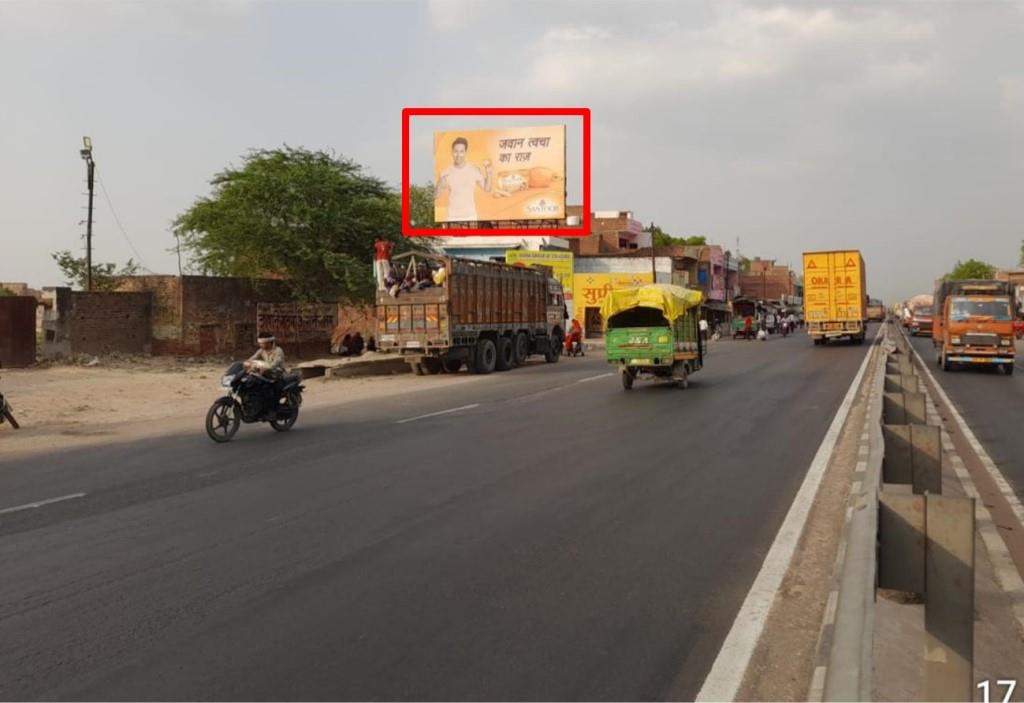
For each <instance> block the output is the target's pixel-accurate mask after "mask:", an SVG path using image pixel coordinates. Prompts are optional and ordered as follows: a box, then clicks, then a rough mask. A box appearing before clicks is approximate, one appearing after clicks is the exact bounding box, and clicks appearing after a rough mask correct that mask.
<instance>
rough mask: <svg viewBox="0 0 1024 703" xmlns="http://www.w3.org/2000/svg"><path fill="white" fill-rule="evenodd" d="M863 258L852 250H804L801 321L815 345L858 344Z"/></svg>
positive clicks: (862, 321) (863, 312)
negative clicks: (835, 341) (841, 340)
mask: <svg viewBox="0 0 1024 703" xmlns="http://www.w3.org/2000/svg"><path fill="white" fill-rule="evenodd" d="M867 301H868V297H867V287H866V286H865V278H864V258H863V257H862V256H861V255H860V252H859V251H857V250H856V249H844V250H840V251H809V252H804V320H805V321H806V323H807V333H808V334H809V335H810V336H811V339H813V340H814V343H815V344H825V343H826V342H828V340H830V339H839V338H841V337H847V338H849V339H850V340H851V341H853V342H854V343H855V344H862V343H863V342H864V336H865V334H866V333H867V331H866V320H867V316H868V313H867Z"/></svg>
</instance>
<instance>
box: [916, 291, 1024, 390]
mask: <svg viewBox="0 0 1024 703" xmlns="http://www.w3.org/2000/svg"><path fill="white" fill-rule="evenodd" d="M1016 313H1017V302H1016V299H1015V294H1014V289H1013V286H1012V285H1011V284H1010V283H1009V282H1008V281H992V280H982V279H970V280H963V281H947V280H944V279H939V280H938V281H936V282H935V295H934V296H933V316H932V344H933V345H934V346H935V358H936V361H937V362H938V364H939V366H941V367H942V369H943V370H944V371H951V370H953V369H954V368H957V367H960V366H988V367H992V366H995V367H996V368H1000V369H1002V370H1003V373H1005V374H1007V375H1010V374H1012V373H1013V366H1014V356H1015V354H1016V345H1015V343H1014V329H1013V322H1014V318H1015V317H1016Z"/></svg>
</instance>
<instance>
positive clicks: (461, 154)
mask: <svg viewBox="0 0 1024 703" xmlns="http://www.w3.org/2000/svg"><path fill="white" fill-rule="evenodd" d="M468 149H469V142H467V141H466V138H465V137H458V138H456V140H455V141H454V142H452V165H451V166H449V167H448V168H446V169H445V170H443V171H441V178H440V179H439V180H438V183H437V194H436V195H437V197H440V196H441V194H442V193H448V218H447V221H448V222H474V221H476V219H477V216H476V202H475V201H474V200H473V196H474V195H475V194H476V187H477V186H480V188H482V189H483V191H484V192H485V193H490V192H491V162H490V159H485V160H484V162H483V167H484V168H483V171H482V172H481V170H480V169H479V168H477V167H476V166H474V165H473V164H470V163H467V162H466V151H467V150H468Z"/></svg>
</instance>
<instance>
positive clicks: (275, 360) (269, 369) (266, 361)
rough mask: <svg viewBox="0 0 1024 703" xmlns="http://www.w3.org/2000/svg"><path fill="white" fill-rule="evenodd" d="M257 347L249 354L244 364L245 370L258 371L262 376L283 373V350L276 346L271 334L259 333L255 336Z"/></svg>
mask: <svg viewBox="0 0 1024 703" xmlns="http://www.w3.org/2000/svg"><path fill="white" fill-rule="evenodd" d="M256 343H257V344H258V345H259V349H257V350H256V353H255V354H253V355H252V356H250V357H249V358H248V359H247V360H246V362H245V364H244V367H245V370H246V371H249V372H253V373H259V374H261V375H263V376H276V377H278V378H280V377H281V376H283V375H284V350H283V349H281V347H279V346H277V340H276V339H274V337H273V336H272V335H269V334H267V335H260V336H259V337H257V338H256Z"/></svg>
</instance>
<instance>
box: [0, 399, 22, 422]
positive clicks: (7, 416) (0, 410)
mask: <svg viewBox="0 0 1024 703" xmlns="http://www.w3.org/2000/svg"><path fill="white" fill-rule="evenodd" d="M4 420H6V421H7V422H9V423H11V427H13V428H14V429H18V428H19V427H21V425H19V424H18V421H17V420H15V419H14V412H13V411H12V410H11V404H10V403H8V402H7V398H5V397H4V394H3V393H2V392H0V425H2V424H4Z"/></svg>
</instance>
